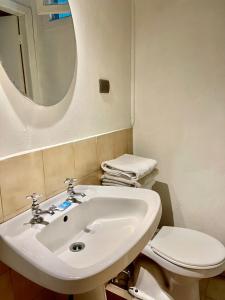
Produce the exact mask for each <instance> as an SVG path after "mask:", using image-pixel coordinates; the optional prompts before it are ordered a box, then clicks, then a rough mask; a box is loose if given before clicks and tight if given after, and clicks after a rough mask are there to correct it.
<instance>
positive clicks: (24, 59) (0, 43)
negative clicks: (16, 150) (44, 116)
mask: <svg viewBox="0 0 225 300" xmlns="http://www.w3.org/2000/svg"><path fill="white" fill-rule="evenodd" d="M0 62H1V63H2V65H3V67H4V69H5V71H6V73H7V74H8V77H9V78H10V80H11V81H12V82H13V83H14V85H15V86H16V87H17V89H18V90H19V91H20V92H21V93H23V94H24V95H25V96H27V97H28V98H30V99H31V100H32V101H34V102H35V103H37V104H39V105H44V106H50V105H55V104H57V103H58V102H60V101H61V100H62V99H63V98H64V97H65V95H66V93H67V92H68V89H69V87H70V84H71V82H72V79H73V76H74V72H75V68H76V41H75V32H74V24H73V19H72V15H71V12H70V6H69V3H68V0H16V1H14V0H0Z"/></svg>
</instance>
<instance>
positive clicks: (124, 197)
mask: <svg viewBox="0 0 225 300" xmlns="http://www.w3.org/2000/svg"><path fill="white" fill-rule="evenodd" d="M77 190H78V191H79V190H80V191H82V192H84V193H85V194H86V196H85V197H84V198H83V200H82V201H83V203H82V204H72V205H71V206H70V207H69V208H68V209H67V210H65V211H63V212H58V211H57V212H56V213H55V215H53V216H50V215H49V216H47V215H46V217H45V220H46V221H47V222H49V224H48V225H46V226H44V225H39V224H38V225H30V224H26V225H24V223H27V222H28V221H29V220H30V218H31V211H27V212H25V213H23V214H21V215H19V216H17V217H15V218H13V219H11V220H9V221H8V222H6V223H3V224H2V225H0V259H1V260H2V261H3V262H4V263H6V264H7V265H8V266H10V267H11V268H12V269H14V270H16V271H17V272H19V273H21V274H22V275H23V276H25V277H27V278H28V279H30V280H32V281H34V282H36V283H37V284H40V285H41V286H43V287H46V288H48V289H51V290H53V291H56V292H59V293H64V294H75V299H76V300H81V299H84V300H86V299H89V300H95V299H96V300H102V299H106V296H105V288H104V284H105V283H106V282H107V281H109V280H110V279H111V278H113V277H114V276H116V275H117V274H118V273H119V272H120V271H122V270H123V269H124V268H125V267H126V266H127V265H128V264H129V263H131V262H132V261H133V260H134V258H135V257H136V256H137V255H138V254H139V253H140V252H141V250H142V249H143V248H144V247H145V245H146V244H147V242H148V241H149V239H151V237H152V236H153V234H154V232H155V230H156V229H157V226H158V223H159V220H160V217H161V202H160V198H159V196H158V194H157V193H155V192H153V191H150V190H144V189H134V188H125V187H122V188H119V187H101V186H78V187H77ZM65 199H66V193H61V194H59V195H57V196H55V197H53V198H51V199H49V200H48V201H46V202H45V203H44V204H43V205H42V207H43V208H46V207H49V206H50V205H52V204H55V205H58V204H59V203H61V202H63V201H64V200H65Z"/></svg>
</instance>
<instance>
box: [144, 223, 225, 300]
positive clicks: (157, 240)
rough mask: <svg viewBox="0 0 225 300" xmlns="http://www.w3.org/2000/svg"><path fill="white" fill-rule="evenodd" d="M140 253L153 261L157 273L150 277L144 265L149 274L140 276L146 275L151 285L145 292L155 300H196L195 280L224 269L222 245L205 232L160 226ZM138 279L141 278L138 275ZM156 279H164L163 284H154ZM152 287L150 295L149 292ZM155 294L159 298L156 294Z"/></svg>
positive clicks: (210, 275)
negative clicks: (158, 272) (152, 292)
mask: <svg viewBox="0 0 225 300" xmlns="http://www.w3.org/2000/svg"><path fill="white" fill-rule="evenodd" d="M142 254H144V256H145V257H147V258H150V259H151V260H152V261H154V262H155V263H156V266H157V267H158V268H159V269H160V272H161V275H158V276H154V274H150V273H151V268H148V271H145V272H148V276H149V277H146V276H144V275H143V274H142V275H141V276H142V278H144V277H145V278H149V279H148V282H147V284H148V285H152V288H148V291H146V293H147V294H148V295H149V296H150V297H152V299H155V300H161V299H174V300H200V295H199V280H200V279H203V278H209V277H214V276H217V275H219V274H220V273H222V272H223V271H224V270H225V247H224V246H223V244H222V243H220V242H219V241H218V240H216V239H215V238H213V237H211V236H209V235H207V234H205V233H202V232H199V231H196V230H191V229H186V228H179V227H169V226H164V227H162V228H161V229H160V230H159V231H158V233H157V234H156V235H155V237H154V238H153V239H152V240H151V241H150V242H149V243H148V245H147V246H146V247H145V248H144V250H143V251H142ZM149 263H150V264H151V261H150V260H149ZM141 280H142V281H143V280H144V279H140V278H139V281H140V282H141ZM157 281H158V282H159V281H161V282H162V281H164V286H163V285H162V283H161V284H156V283H157ZM145 284H146V283H145ZM142 285H143V282H142ZM157 289H158V291H157V293H156V292H155V290H157ZM160 289H161V290H160ZM153 290H154V295H153V294H151V291H153ZM156 294H157V295H163V297H162V296H159V297H156V296H155V295H156ZM166 295H168V297H167V296H166Z"/></svg>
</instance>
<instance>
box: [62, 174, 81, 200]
mask: <svg viewBox="0 0 225 300" xmlns="http://www.w3.org/2000/svg"><path fill="white" fill-rule="evenodd" d="M64 183H65V184H67V185H68V186H67V195H68V198H67V199H68V200H69V201H72V202H73V203H82V202H81V201H80V200H78V199H77V198H76V197H77V196H81V197H85V196H86V195H85V194H84V193H78V192H75V190H74V187H75V185H76V183H77V179H75V178H66V180H65V181H64Z"/></svg>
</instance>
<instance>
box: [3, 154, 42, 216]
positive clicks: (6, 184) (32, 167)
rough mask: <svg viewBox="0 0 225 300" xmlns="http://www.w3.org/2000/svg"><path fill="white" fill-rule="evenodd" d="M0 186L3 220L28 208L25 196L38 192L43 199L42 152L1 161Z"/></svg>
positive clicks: (28, 203) (28, 204)
mask: <svg viewBox="0 0 225 300" xmlns="http://www.w3.org/2000/svg"><path fill="white" fill-rule="evenodd" d="M0 186H1V198H2V208H3V217H4V220H7V219H9V218H11V217H13V216H15V215H16V214H18V213H20V212H22V211H24V210H26V209H27V208H28V207H30V202H29V200H27V199H26V196H27V195H30V194H31V193H33V192H35V191H38V193H40V194H42V195H43V199H45V188H44V172H43V160H42V152H41V151H38V152H33V153H30V154H26V155H21V156H16V157H13V158H10V159H6V160H3V161H1V162H0Z"/></svg>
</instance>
